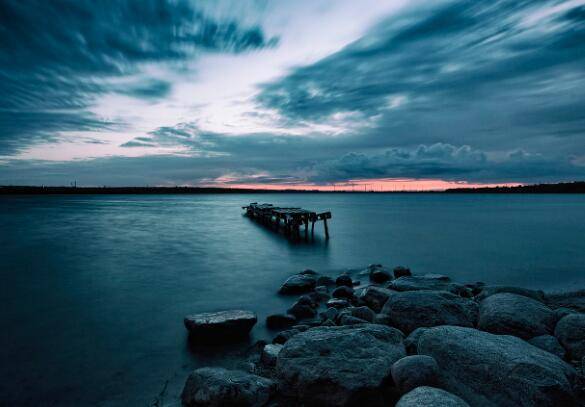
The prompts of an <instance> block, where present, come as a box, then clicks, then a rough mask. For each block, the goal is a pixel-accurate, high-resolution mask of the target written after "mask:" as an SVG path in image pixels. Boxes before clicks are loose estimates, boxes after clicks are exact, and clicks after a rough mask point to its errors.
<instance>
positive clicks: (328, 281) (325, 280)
mask: <svg viewBox="0 0 585 407" xmlns="http://www.w3.org/2000/svg"><path fill="white" fill-rule="evenodd" d="M317 285H318V286H319V285H321V286H326V287H330V286H332V285H335V280H334V279H332V278H331V277H329V276H319V277H317Z"/></svg>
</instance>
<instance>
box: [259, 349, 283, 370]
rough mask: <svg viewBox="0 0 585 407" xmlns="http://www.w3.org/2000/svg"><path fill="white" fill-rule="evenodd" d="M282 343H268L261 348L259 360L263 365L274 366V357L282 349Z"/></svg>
mask: <svg viewBox="0 0 585 407" xmlns="http://www.w3.org/2000/svg"><path fill="white" fill-rule="evenodd" d="M282 347H283V345H280V344H268V345H266V346H265V347H264V349H262V354H261V356H260V362H262V364H263V365H265V366H269V367H273V366H276V358H277V357H278V354H279V353H280V351H281V350H282Z"/></svg>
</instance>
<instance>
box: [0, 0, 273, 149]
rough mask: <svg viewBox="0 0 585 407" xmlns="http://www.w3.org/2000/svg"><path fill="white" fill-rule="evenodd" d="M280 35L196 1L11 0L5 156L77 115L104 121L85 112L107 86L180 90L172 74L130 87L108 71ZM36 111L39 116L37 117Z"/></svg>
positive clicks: (0, 76)
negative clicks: (223, 17) (209, 12)
mask: <svg viewBox="0 0 585 407" xmlns="http://www.w3.org/2000/svg"><path fill="white" fill-rule="evenodd" d="M274 41H275V40H274V39H269V38H266V36H265V35H264V33H263V32H262V30H261V29H260V28H258V27H241V26H239V25H238V24H237V23H236V22H234V21H218V20H214V19H212V18H210V17H207V16H206V15H204V14H203V13H202V12H200V11H198V10H197V9H196V8H194V6H193V3H192V2H188V1H181V0H179V1H171V0H130V1H114V0H104V1H99V2H95V1H89V0H53V1H44V0H36V1H35V0H30V1H18V0H5V1H2V2H0V94H2V98H0V112H1V113H0V114H2V116H3V117H2V123H1V124H0V128H1V129H2V130H3V132H2V133H0V155H3V154H11V153H14V152H15V151H17V150H18V149H20V148H22V147H24V146H26V145H28V144H30V143H31V142H35V141H37V140H38V139H50V138H51V137H52V136H53V135H54V133H55V132H57V131H62V130H70V129H72V127H76V126H70V124H72V123H73V122H75V121H77V122H78V126H77V127H76V128H74V129H75V130H84V129H87V128H95V127H99V125H100V123H99V121H98V120H97V119H96V118H93V117H90V116H89V115H88V114H87V113H78V111H79V110H80V109H83V108H84V107H86V106H87V105H88V103H90V102H91V101H92V100H93V98H95V97H96V95H99V94H101V93H105V92H117V93H122V94H127V95H131V96H136V97H141V98H158V97H162V96H164V95H166V94H167V93H168V92H169V90H170V85H169V83H167V82H165V81H162V80H161V81H152V82H150V83H145V84H144V83H143V84H140V85H130V86H129V87H124V86H121V85H109V84H108V82H104V81H101V80H100V79H102V78H104V77H112V76H122V75H128V74H132V73H135V72H136V70H137V64H140V63H144V62H158V61H163V62H164V61H167V62H172V61H181V60H183V59H185V58H188V57H191V56H193V55H194V53H195V52H200V51H222V52H232V53H239V52H244V51H246V50H251V49H256V48H263V47H267V46H270V45H272V44H273V43H274ZM34 115H36V117H35V119H36V121H35V122H34V123H33V122H30V121H28V120H27V118H31V116H34ZM12 117H14V119H12ZM60 123H64V124H63V125H61V124H60ZM103 125H104V126H109V125H110V124H109V123H104V124H103Z"/></svg>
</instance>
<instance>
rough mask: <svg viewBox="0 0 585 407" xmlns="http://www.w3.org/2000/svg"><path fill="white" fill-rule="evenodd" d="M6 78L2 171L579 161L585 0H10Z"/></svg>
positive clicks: (478, 175) (584, 167)
mask: <svg viewBox="0 0 585 407" xmlns="http://www.w3.org/2000/svg"><path fill="white" fill-rule="evenodd" d="M0 95H1V97H0V184H57V185H62V184H69V182H70V181H72V180H74V179H75V180H77V181H78V183H80V184H83V185H103V184H107V185H145V184H149V185H175V184H179V185H230V184H232V185H239V184H251V185H257V184H266V185H275V184H278V185H288V186H291V185H328V184H331V183H333V182H340V183H343V182H348V181H352V180H354V181H355V180H371V182H376V181H375V180H380V179H418V180H444V181H464V182H469V183H504V182H551V181H561V180H575V179H585V0H566V1H555V0H529V1H524V0H502V1H495V0H494V1H476V0H470V1H453V0H435V1H413V0H410V1H406V0H404V1H403V0H388V1H380V0H360V1H355V0H352V1H339V0H336V1H332V0H330V1H321V0H307V1H290V2H289V1H276V0H275V1H244V0H234V1H188V0H185V1H182V0H136V1H131V0H100V1H83V0H26V1H22V0H2V1H0Z"/></svg>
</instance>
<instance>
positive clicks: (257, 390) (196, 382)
mask: <svg viewBox="0 0 585 407" xmlns="http://www.w3.org/2000/svg"><path fill="white" fill-rule="evenodd" d="M275 391H276V383H274V382H273V381H272V380H270V379H266V378H264V377H260V376H256V375H254V374H251V373H246V372H243V371H240V370H226V369H223V368H220V367H213V368H212V367H204V368H201V369H197V370H195V371H194V372H192V373H191V374H190V375H189V377H188V378H187V382H186V383H185V387H184V388H183V392H182V394H181V401H182V402H183V405H184V406H187V407H195V406H197V407H199V406H210V407H215V406H218V407H220V406H253V407H260V406H264V405H266V404H267V403H268V402H269V400H270V397H272V395H273V394H274V393H275Z"/></svg>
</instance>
